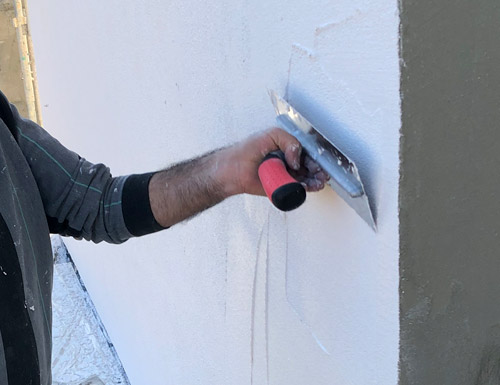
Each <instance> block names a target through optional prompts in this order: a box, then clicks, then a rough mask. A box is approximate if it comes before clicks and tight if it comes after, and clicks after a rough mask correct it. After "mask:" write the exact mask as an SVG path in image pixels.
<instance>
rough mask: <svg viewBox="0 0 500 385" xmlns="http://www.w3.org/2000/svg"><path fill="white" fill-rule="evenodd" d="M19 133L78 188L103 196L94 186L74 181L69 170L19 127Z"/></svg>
mask: <svg viewBox="0 0 500 385" xmlns="http://www.w3.org/2000/svg"><path fill="white" fill-rule="evenodd" d="M17 129H18V131H19V133H20V134H21V136H22V137H23V138H25V139H26V140H28V141H29V142H31V143H33V144H34V145H35V146H37V147H38V148H39V149H40V150H41V151H42V152H43V153H44V154H45V155H47V156H48V157H49V159H50V160H52V161H53V162H54V163H55V164H56V165H57V166H58V167H59V168H60V169H61V170H62V171H63V172H64V173H65V174H66V175H67V176H68V178H69V179H70V181H71V182H73V183H74V184H76V185H77V186H81V187H85V188H88V189H89V190H92V191H95V192H98V193H99V194H102V191H101V190H99V189H98V188H96V187H93V186H90V185H87V184H84V183H81V182H77V181H76V180H75V179H73V177H72V176H71V174H70V173H69V171H68V170H66V169H65V168H64V166H63V165H62V164H61V163H59V162H58V161H57V159H56V158H54V157H53V156H52V155H51V154H50V153H49V152H48V151H47V150H46V149H45V148H44V147H43V146H42V145H41V144H39V143H38V142H37V141H36V140H34V139H31V138H30V137H29V136H27V135H26V134H24V133H23V132H22V130H21V129H20V128H19V127H17Z"/></svg>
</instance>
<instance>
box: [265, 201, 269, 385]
mask: <svg viewBox="0 0 500 385" xmlns="http://www.w3.org/2000/svg"><path fill="white" fill-rule="evenodd" d="M270 222H271V210H269V211H268V213H267V240H266V272H265V275H266V286H265V290H266V291H265V308H264V311H265V337H266V381H267V385H269V230H270V227H271V225H270Z"/></svg>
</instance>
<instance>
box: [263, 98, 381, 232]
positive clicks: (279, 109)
mask: <svg viewBox="0 0 500 385" xmlns="http://www.w3.org/2000/svg"><path fill="white" fill-rule="evenodd" d="M269 95H270V97H271V101H272V103H273V105H274V108H275V110H276V114H277V117H276V121H277V123H278V126H279V127H281V128H282V129H284V130H285V131H287V132H288V133H289V134H291V135H293V136H294V137H295V138H297V140H298V141H299V142H300V144H301V145H302V148H303V149H304V151H305V152H306V153H307V155H309V157H311V158H312V159H313V160H314V161H315V162H316V163H318V164H319V165H320V166H321V168H322V169H323V170H324V171H325V172H326V173H327V174H328V175H330V180H329V181H328V184H329V185H330V186H331V187H332V188H333V189H334V190H335V191H336V192H337V194H338V195H340V197H341V198H342V199H343V200H344V201H346V202H347V204H348V205H349V206H351V207H352V208H353V209H354V210H355V211H356V212H357V213H358V214H359V215H360V216H361V218H363V219H364V220H365V221H366V223H368V224H369V225H370V226H371V227H372V228H373V230H375V231H376V229H377V227H376V224H375V221H374V219H373V215H372V211H371V209H370V204H369V202H368V197H367V195H366V192H365V189H364V187H363V183H362V182H361V179H360V177H359V173H358V169H357V167H356V165H355V164H354V162H352V161H351V160H350V159H349V158H348V157H347V156H345V155H344V154H343V153H342V152H341V151H340V150H339V149H338V148H337V147H336V146H335V145H334V144H333V143H332V142H331V141H330V140H328V139H327V138H326V137H325V136H324V135H323V134H321V133H320V132H319V131H318V130H317V129H316V128H315V127H313V125H312V124H311V123H309V122H308V121H307V120H306V119H305V118H304V117H303V116H302V115H301V114H300V113H299V112H298V111H297V110H296V109H295V108H293V107H292V106H291V105H290V104H288V103H287V102H286V101H285V100H284V99H282V98H281V97H279V96H278V95H277V94H276V93H275V92H274V91H269ZM282 156H283V155H282V154H279V153H274V152H273V153H271V154H269V155H268V156H266V157H265V158H264V160H263V161H262V163H261V165H260V167H259V177H260V180H261V182H262V186H263V187H264V190H265V191H266V194H267V196H268V197H269V199H270V200H271V202H273V204H274V205H275V206H276V207H277V208H278V209H280V210H283V211H290V210H293V209H295V208H297V207H299V206H300V205H301V204H302V203H304V201H305V198H306V192H305V190H304V187H303V186H302V185H301V184H300V183H299V182H297V181H296V180H295V179H294V178H293V177H292V176H291V175H290V174H289V173H288V172H287V170H286V166H285V162H284V159H283V158H282Z"/></svg>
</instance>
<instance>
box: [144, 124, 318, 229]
mask: <svg viewBox="0 0 500 385" xmlns="http://www.w3.org/2000/svg"><path fill="white" fill-rule="evenodd" d="M275 150H281V151H283V152H284V154H285V158H286V161H287V164H288V166H289V168H290V169H292V170H294V174H295V175H294V176H295V177H296V178H297V179H298V180H299V181H301V182H302V183H304V185H305V186H306V189H307V190H308V191H318V190H320V189H322V188H323V187H324V183H325V181H326V180H327V176H326V174H325V173H324V172H323V171H321V170H320V168H319V166H318V165H317V164H315V163H314V162H312V161H311V160H310V159H309V158H307V157H302V156H301V147H300V144H299V143H298V141H297V140H296V139H295V138H294V137H293V136H291V135H289V134H287V133H286V132H285V131H283V130H280V129H278V128H273V129H270V130H267V131H264V132H263V133H260V134H258V135H254V136H252V137H250V138H248V139H246V140H244V141H242V142H240V143H237V144H235V145H233V146H230V147H226V148H222V149H219V150H216V151H213V152H211V153H208V154H205V155H203V156H201V157H199V158H195V159H192V160H188V161H185V162H182V163H179V164H177V165H174V166H172V167H170V168H169V169H167V170H164V171H160V172H158V173H156V174H155V175H153V177H152V178H151V181H150V182H149V200H150V203H151V210H152V212H153V215H154V217H155V219H156V221H157V222H158V223H159V224H160V225H161V226H163V227H170V226H172V225H174V224H176V223H178V222H181V221H183V220H185V219H187V218H190V217H191V216H193V215H196V214H198V213H200V212H201V211H203V210H205V209H207V208H209V207H212V206H214V205H216V204H217V203H219V202H221V201H222V200H224V199H225V198H227V197H230V196H232V195H236V194H241V193H248V194H253V195H265V193H264V190H263V188H262V185H261V183H260V180H259V178H258V173H257V170H258V167H259V165H260V163H261V161H262V159H263V158H264V157H265V156H266V155H267V154H268V153H270V152H271V151H275Z"/></svg>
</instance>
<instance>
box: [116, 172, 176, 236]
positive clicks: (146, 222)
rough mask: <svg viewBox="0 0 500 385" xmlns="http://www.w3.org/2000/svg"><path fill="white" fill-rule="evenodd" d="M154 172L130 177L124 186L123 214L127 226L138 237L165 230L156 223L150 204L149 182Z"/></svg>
mask: <svg viewBox="0 0 500 385" xmlns="http://www.w3.org/2000/svg"><path fill="white" fill-rule="evenodd" d="M153 174H154V173H153V172H150V173H147V174H139V175H130V176H129V177H128V178H127V180H126V181H125V184H124V185H123V192H122V213H123V219H124V221H125V226H126V227H127V230H128V231H129V233H130V234H132V235H133V236H136V237H140V236H141V235H146V234H150V233H154V232H156V231H159V230H163V229H165V228H166V227H163V226H161V225H160V224H159V223H158V222H156V219H155V217H154V216H153V211H151V203H150V202H149V189H148V187H149V181H150V179H151V177H152V176H153Z"/></svg>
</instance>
